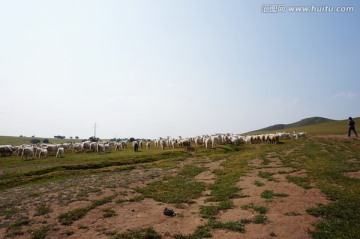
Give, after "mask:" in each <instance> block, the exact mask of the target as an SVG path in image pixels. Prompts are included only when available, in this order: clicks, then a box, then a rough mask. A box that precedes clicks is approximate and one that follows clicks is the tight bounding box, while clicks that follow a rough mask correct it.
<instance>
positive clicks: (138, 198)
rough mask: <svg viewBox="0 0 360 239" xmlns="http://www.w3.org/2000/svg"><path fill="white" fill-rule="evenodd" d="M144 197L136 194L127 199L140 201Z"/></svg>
mask: <svg viewBox="0 0 360 239" xmlns="http://www.w3.org/2000/svg"><path fill="white" fill-rule="evenodd" d="M144 199H145V197H144V196H143V195H136V196H134V197H132V198H130V199H129V202H141V201H142V200H144Z"/></svg>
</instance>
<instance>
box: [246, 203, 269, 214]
mask: <svg viewBox="0 0 360 239" xmlns="http://www.w3.org/2000/svg"><path fill="white" fill-rule="evenodd" d="M241 208H242V209H244V210H250V209H251V210H254V211H255V212H258V213H260V214H266V213H267V212H268V209H267V208H266V207H263V206H257V205H255V204H253V203H250V204H246V205H243V206H241Z"/></svg>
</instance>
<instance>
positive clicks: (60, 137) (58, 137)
mask: <svg viewBox="0 0 360 239" xmlns="http://www.w3.org/2000/svg"><path fill="white" fill-rule="evenodd" d="M54 138H55V139H65V136H61V135H56V136H54Z"/></svg>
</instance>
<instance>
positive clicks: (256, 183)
mask: <svg viewBox="0 0 360 239" xmlns="http://www.w3.org/2000/svg"><path fill="white" fill-rule="evenodd" d="M254 184H255V185H256V186H258V187H262V186H265V183H263V182H260V181H259V180H255V182H254Z"/></svg>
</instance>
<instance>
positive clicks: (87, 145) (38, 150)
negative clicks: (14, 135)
mask: <svg viewBox="0 0 360 239" xmlns="http://www.w3.org/2000/svg"><path fill="white" fill-rule="evenodd" d="M299 137H306V132H293V133H286V132H281V133H280V132H277V133H273V134H259V135H248V136H243V135H236V134H216V135H203V136H196V137H190V138H182V137H181V136H179V137H178V138H171V137H167V138H161V137H159V138H158V139H154V140H135V141H133V142H132V147H133V149H134V151H135V152H137V151H138V150H139V148H143V147H145V148H146V150H150V142H151V141H153V143H154V146H155V148H160V149H162V150H165V149H166V148H173V149H174V148H189V147H191V146H194V147H200V146H201V145H203V146H204V147H205V148H207V149H209V148H216V147H217V146H218V145H224V144H232V145H236V146H237V145H240V144H259V143H268V144H277V143H279V142H280V140H281V139H298V138H299ZM129 143H131V142H129V141H120V142H116V141H100V142H91V141H84V142H79V143H61V144H44V143H43V144H31V145H25V144H24V145H20V146H13V145H0V156H11V155H17V156H19V157H21V159H33V158H34V157H35V158H40V159H43V158H46V157H48V156H56V157H64V156H65V152H73V153H80V152H96V153H99V154H105V153H109V152H111V151H113V150H114V151H120V150H122V149H125V148H127V147H128V144H129Z"/></svg>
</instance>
